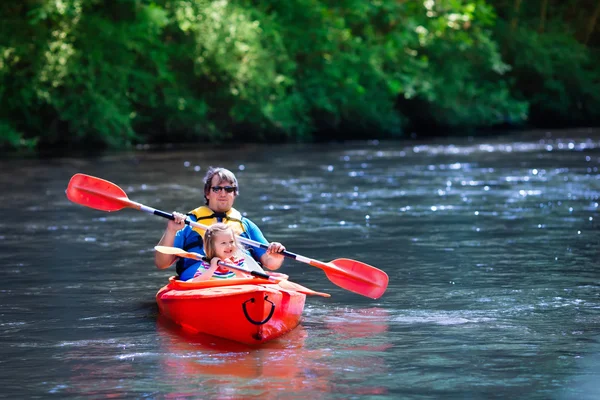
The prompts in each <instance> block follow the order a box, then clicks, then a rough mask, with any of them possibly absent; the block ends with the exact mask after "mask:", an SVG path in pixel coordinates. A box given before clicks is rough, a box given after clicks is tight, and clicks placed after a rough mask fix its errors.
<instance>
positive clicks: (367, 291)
mask: <svg viewBox="0 0 600 400" xmlns="http://www.w3.org/2000/svg"><path fill="white" fill-rule="evenodd" d="M327 264H333V267H332V268H331V269H328V268H322V269H323V271H325V274H326V275H327V277H328V278H329V280H330V281H331V282H333V283H335V284H336V285H338V286H340V287H342V288H344V289H346V290H349V291H351V292H354V293H357V294H360V295H363V296H366V297H370V298H372V299H378V298H380V297H381V296H383V294H384V293H385V290H386V289H387V286H388V281H389V278H388V276H387V274H386V273H385V272H383V271H382V270H380V269H377V268H375V267H373V266H371V265H369V264H365V263H362V262H360V261H356V260H350V259H348V258H338V259H335V260H333V261H331V262H329V263H327ZM336 269H339V270H342V271H340V272H337V271H336Z"/></svg>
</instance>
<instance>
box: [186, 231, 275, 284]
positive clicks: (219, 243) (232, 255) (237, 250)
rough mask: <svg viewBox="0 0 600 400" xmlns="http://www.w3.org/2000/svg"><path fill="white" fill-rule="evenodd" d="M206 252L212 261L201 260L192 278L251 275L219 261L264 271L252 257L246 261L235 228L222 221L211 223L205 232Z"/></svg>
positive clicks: (223, 277) (222, 277) (203, 278)
mask: <svg viewBox="0 0 600 400" xmlns="http://www.w3.org/2000/svg"><path fill="white" fill-rule="evenodd" d="M204 253H205V254H206V257H207V258H208V259H210V263H208V262H206V261H201V265H200V267H199V268H198V271H196V273H195V274H194V277H193V278H192V280H194V281H204V280H207V279H210V278H211V277H213V278H219V279H228V278H233V277H235V276H238V277H251V275H250V274H245V273H243V272H240V271H235V272H234V271H230V270H229V269H227V268H223V267H221V266H219V265H218V262H219V261H223V262H226V263H228V264H232V265H235V266H237V267H241V268H246V269H248V270H258V271H261V272H263V270H262V268H260V266H258V264H256V262H255V261H254V260H252V259H251V257H249V258H248V260H247V261H248V262H246V258H245V254H244V251H243V250H242V247H241V246H240V244H239V242H238V241H237V240H236V237H235V234H234V232H233V229H231V227H230V226H228V225H226V224H222V223H217V224H214V225H211V226H210V227H209V228H208V229H207V230H206V232H205V233H204Z"/></svg>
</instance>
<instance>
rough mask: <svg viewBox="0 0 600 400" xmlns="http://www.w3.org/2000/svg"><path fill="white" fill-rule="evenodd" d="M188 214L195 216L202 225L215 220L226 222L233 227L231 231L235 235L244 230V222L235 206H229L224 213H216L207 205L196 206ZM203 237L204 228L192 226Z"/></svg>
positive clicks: (209, 223) (215, 221) (213, 222)
mask: <svg viewBox="0 0 600 400" xmlns="http://www.w3.org/2000/svg"><path fill="white" fill-rule="evenodd" d="M188 215H193V216H195V217H196V221H197V222H198V223H199V224H202V225H208V226H210V225H212V224H216V223H217V222H222V223H224V224H227V225H229V226H230V227H231V229H233V232H234V233H235V234H236V235H239V234H241V233H243V232H245V231H246V229H244V224H243V223H242V214H240V212H239V211H238V210H236V209H235V208H231V209H230V210H229V211H227V212H226V213H216V212H214V211H213V210H211V209H210V208H208V207H207V206H201V207H198V208H196V209H194V210H192V211H190V212H189V213H188ZM192 229H193V230H195V231H196V232H197V233H198V234H199V235H200V236H201V237H202V238H203V239H204V230H203V229H200V228H197V227H192Z"/></svg>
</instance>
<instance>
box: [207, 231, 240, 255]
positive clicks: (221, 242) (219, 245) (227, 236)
mask: <svg viewBox="0 0 600 400" xmlns="http://www.w3.org/2000/svg"><path fill="white" fill-rule="evenodd" d="M213 241H214V242H213V243H214V247H215V254H216V255H217V257H219V258H220V259H222V260H225V259H227V258H229V257H231V256H233V255H234V254H235V250H236V246H235V239H234V238H233V233H227V232H220V233H217V234H215V236H214V238H213Z"/></svg>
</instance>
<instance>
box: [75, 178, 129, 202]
mask: <svg viewBox="0 0 600 400" xmlns="http://www.w3.org/2000/svg"><path fill="white" fill-rule="evenodd" d="M66 193H67V198H68V199H69V200H71V201H72V202H73V203H77V204H81V205H82V206H86V207H90V208H94V209H96V210H102V211H118V210H121V209H122V208H125V207H130V206H132V205H133V204H134V203H133V202H132V201H130V200H129V199H128V198H127V193H125V192H124V191H123V189H121V188H120V187H118V186H117V185H115V184H114V183H112V182H109V181H105V180H104V179H100V178H96V177H94V176H90V175H85V174H75V175H73V177H72V178H71V180H70V181H69V185H68V186H67V190H66Z"/></svg>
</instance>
